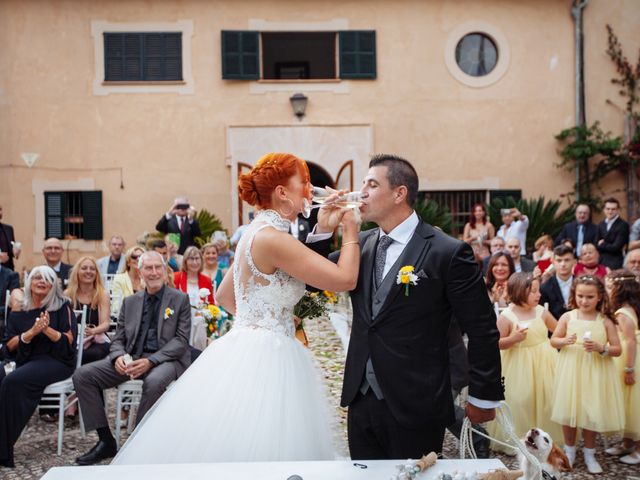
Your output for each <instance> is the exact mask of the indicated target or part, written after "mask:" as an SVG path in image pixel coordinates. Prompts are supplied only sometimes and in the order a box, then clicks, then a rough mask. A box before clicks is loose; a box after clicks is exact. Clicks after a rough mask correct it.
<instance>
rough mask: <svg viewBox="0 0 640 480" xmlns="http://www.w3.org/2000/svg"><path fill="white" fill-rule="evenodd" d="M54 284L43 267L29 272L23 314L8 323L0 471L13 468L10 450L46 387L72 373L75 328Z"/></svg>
mask: <svg viewBox="0 0 640 480" xmlns="http://www.w3.org/2000/svg"><path fill="white" fill-rule="evenodd" d="M57 278H58V277H57V276H56V273H55V272H54V271H53V269H52V268H50V267H48V266H46V265H42V266H39V267H35V268H34V269H33V270H31V273H30V275H29V278H28V279H27V281H26V285H25V292H24V305H23V310H22V311H20V312H11V315H9V318H8V321H7V330H6V332H5V339H6V341H5V345H6V348H7V349H8V350H9V351H10V352H12V353H14V354H15V356H16V367H17V368H16V369H15V370H14V371H13V372H11V373H9V374H8V375H7V376H6V377H4V379H2V383H0V466H4V467H13V466H14V462H13V445H14V444H15V442H16V441H17V440H18V438H19V437H20V434H21V433H22V430H23V429H24V427H25V425H26V424H27V422H28V421H29V418H31V415H32V414H33V412H34V411H35V409H36V407H37V406H38V402H39V400H40V397H41V396H42V392H43V391H44V389H45V388H46V387H47V385H49V384H51V383H55V382H59V381H61V380H64V379H65V378H68V377H70V376H71V374H72V373H73V370H74V367H75V362H76V348H75V345H76V334H77V322H76V318H75V315H74V314H73V311H72V310H71V306H70V305H69V302H68V301H67V299H66V298H65V297H64V296H63V295H62V291H61V289H60V285H59V283H58V281H57Z"/></svg>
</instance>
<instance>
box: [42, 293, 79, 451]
mask: <svg viewBox="0 0 640 480" xmlns="http://www.w3.org/2000/svg"><path fill="white" fill-rule="evenodd" d="M73 313H74V314H75V315H76V317H77V316H79V315H80V316H81V317H80V325H79V326H78V338H77V348H78V356H77V359H76V369H78V368H80V365H82V351H83V348H82V347H83V344H84V330H85V327H86V326H87V306H86V305H85V306H84V307H82V310H74V311H73ZM74 393H75V389H74V388H73V381H72V380H71V377H69V378H67V379H66V380H62V381H60V382H56V383H52V384H51V385H49V386H47V388H45V389H44V392H43V394H42V398H41V399H40V402H41V403H40V405H38V411H40V410H57V411H58V456H60V455H62V436H63V434H64V411H65V410H66V409H67V408H69V407H70V406H71V405H74V404H75V403H76V402H77V401H78V398H77V397H75V396H73V394H74ZM43 401H46V402H47V403H45V404H44V405H43V404H42V402H43ZM78 415H79V417H80V433H81V434H82V436H83V437H84V435H85V432H84V422H83V421H82V412H81V411H78Z"/></svg>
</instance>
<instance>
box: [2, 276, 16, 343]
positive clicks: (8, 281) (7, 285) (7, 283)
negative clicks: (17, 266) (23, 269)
mask: <svg viewBox="0 0 640 480" xmlns="http://www.w3.org/2000/svg"><path fill="white" fill-rule="evenodd" d="M16 288H20V278H19V277H18V274H17V273H16V272H14V271H13V270H9V269H8V268H7V267H3V266H2V265H0V338H1V337H2V331H1V330H2V329H3V328H4V326H5V322H6V318H4V304H5V300H6V298H7V292H9V293H11V291H13V290H15V289H16Z"/></svg>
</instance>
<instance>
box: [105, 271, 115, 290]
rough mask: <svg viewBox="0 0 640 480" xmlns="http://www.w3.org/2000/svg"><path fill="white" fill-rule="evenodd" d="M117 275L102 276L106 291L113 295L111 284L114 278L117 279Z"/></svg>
mask: <svg viewBox="0 0 640 480" xmlns="http://www.w3.org/2000/svg"><path fill="white" fill-rule="evenodd" d="M115 276H116V274H115V273H107V274H105V275H103V276H102V280H103V282H104V289H105V290H106V291H107V292H109V293H111V282H112V281H113V277H115Z"/></svg>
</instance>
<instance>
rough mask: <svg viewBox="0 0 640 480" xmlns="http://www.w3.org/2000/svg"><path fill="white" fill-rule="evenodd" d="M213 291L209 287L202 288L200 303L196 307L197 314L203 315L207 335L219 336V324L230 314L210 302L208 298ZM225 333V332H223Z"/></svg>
mask: <svg viewBox="0 0 640 480" xmlns="http://www.w3.org/2000/svg"><path fill="white" fill-rule="evenodd" d="M210 294H211V292H210V291H209V289H207V288H201V289H200V291H199V292H198V303H197V305H196V306H195V307H192V308H194V309H195V311H196V312H195V315H196V316H198V317H202V319H203V321H204V326H205V329H206V333H207V337H208V338H211V337H212V336H213V337H214V338H218V337H219V336H220V334H221V333H220V332H219V326H220V322H221V320H223V319H227V318H228V317H229V315H228V314H227V312H225V311H224V310H223V309H222V308H220V307H218V306H217V305H213V304H210V303H209V302H208V300H207V299H208V298H209V295H210ZM222 333H225V332H222Z"/></svg>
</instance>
